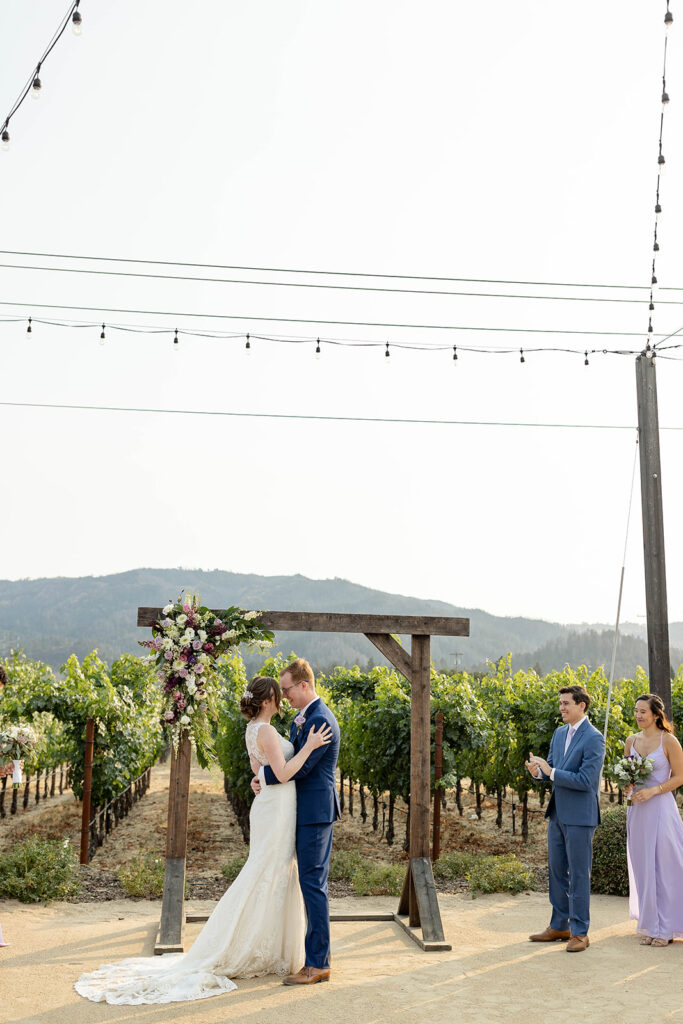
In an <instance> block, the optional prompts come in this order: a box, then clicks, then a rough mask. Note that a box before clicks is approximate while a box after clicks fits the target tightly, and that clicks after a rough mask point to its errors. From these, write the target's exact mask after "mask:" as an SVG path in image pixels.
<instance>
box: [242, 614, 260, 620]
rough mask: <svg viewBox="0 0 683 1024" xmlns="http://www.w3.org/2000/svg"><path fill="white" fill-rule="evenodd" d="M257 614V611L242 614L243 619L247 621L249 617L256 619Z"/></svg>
mask: <svg viewBox="0 0 683 1024" xmlns="http://www.w3.org/2000/svg"><path fill="white" fill-rule="evenodd" d="M258 615H259V613H258V612H246V614H245V616H244V621H245V622H249V621H250V620H251V619H257V618H258Z"/></svg>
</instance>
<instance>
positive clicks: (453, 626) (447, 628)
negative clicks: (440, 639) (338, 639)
mask: <svg viewBox="0 0 683 1024" xmlns="http://www.w3.org/2000/svg"><path fill="white" fill-rule="evenodd" d="M222 610H223V609H220V610H219V609H217V608H216V609H212V611H214V613H215V614H216V615H220V613H221V611H222ZM160 618H162V610H161V608H138V626H153V625H154V623H155V622H156V621H157V619H160ZM259 622H260V623H261V625H262V626H264V627H265V628H266V629H274V630H278V629H279V630H289V631H294V632H304V633H365V634H368V633H397V634H399V635H410V636H469V635H470V620H469V619H458V618H454V617H451V616H448V615H356V614H347V613H346V612H271V611H265V612H262V613H261V615H260V616H259Z"/></svg>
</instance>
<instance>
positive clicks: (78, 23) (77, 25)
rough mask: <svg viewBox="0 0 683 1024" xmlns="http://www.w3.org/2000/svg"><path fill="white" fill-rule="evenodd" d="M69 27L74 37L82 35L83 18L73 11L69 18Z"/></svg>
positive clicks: (78, 12) (79, 13)
mask: <svg viewBox="0 0 683 1024" xmlns="http://www.w3.org/2000/svg"><path fill="white" fill-rule="evenodd" d="M71 27H72V28H73V32H74V35H75V36H80V35H82V33H83V18H82V16H81V12H80V11H78V10H77V11H74V13H73V15H72V17H71Z"/></svg>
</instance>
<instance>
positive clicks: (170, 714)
mask: <svg viewBox="0 0 683 1024" xmlns="http://www.w3.org/2000/svg"><path fill="white" fill-rule="evenodd" d="M258 617H259V612H242V611H240V609H239V608H228V609H226V611H224V612H221V613H220V615H216V614H215V613H214V612H212V611H211V610H210V609H209V608H205V607H204V605H203V604H202V603H201V601H200V600H199V596H198V595H197V594H188V595H187V597H185V598H183V597H179V598H178V600H177V601H175V602H173V603H169V604H167V605H166V607H165V608H164V609H163V611H162V616H161V618H160V619H158V620H157V621H156V622H155V623H154V625H153V626H152V637H153V639H152V640H139V641H138V643H139V644H140V645H141V646H142V647H147V648H149V650H150V653H149V655H148V656H147V659H146V660H147V662H148V663H149V664H152V665H156V669H157V679H158V681H159V685H160V687H161V689H162V690H163V693H164V695H165V702H164V710H163V716H162V717H163V721H164V723H165V724H166V725H167V726H168V727H169V729H170V731H171V739H172V742H173V749H174V750H175V751H176V753H177V751H178V744H179V742H180V738H181V736H182V734H183V732H185V731H186V730H187V731H188V732H189V734H190V738H191V739H192V742H193V744H194V746H195V749H196V751H197V758H198V760H199V763H200V764H201V765H202V766H203V767H206V765H208V764H210V763H212V762H213V760H214V748H213V736H212V729H211V725H210V720H211V719H213V718H215V716H216V702H217V696H218V691H219V686H218V681H217V679H216V674H215V672H214V665H215V662H216V659H217V658H219V657H220V656H221V655H226V654H230V653H231V652H232V651H234V650H235V649H237V648H239V646H240V644H246V645H248V646H249V647H256V648H258V649H260V650H265V648H267V647H268V646H270V644H271V643H272V642H273V634H272V633H271V632H270V631H269V630H267V629H264V628H263V627H262V626H260V625H259V624H258V622H257V621H255V620H258Z"/></svg>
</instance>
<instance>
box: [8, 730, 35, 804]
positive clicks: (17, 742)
mask: <svg viewBox="0 0 683 1024" xmlns="http://www.w3.org/2000/svg"><path fill="white" fill-rule="evenodd" d="M36 742H37V740H36V734H35V732H34V731H33V729H32V728H31V726H30V725H9V726H5V727H4V728H3V729H1V730H0V765H4V764H6V763H7V767H8V768H9V763H8V762H10V761H11V762H12V783H13V785H14V788H15V789H18V788H19V786H20V785H21V783H22V781H23V780H22V774H21V770H22V762H25V761H28V760H30V757H31V754H32V753H33V751H34V750H35V747H36ZM7 774H8V773H7Z"/></svg>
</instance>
